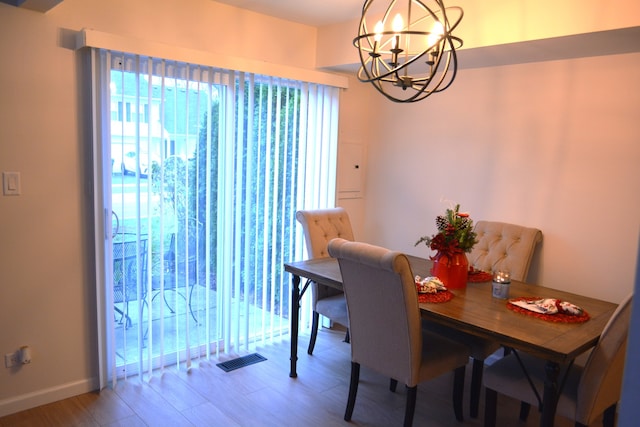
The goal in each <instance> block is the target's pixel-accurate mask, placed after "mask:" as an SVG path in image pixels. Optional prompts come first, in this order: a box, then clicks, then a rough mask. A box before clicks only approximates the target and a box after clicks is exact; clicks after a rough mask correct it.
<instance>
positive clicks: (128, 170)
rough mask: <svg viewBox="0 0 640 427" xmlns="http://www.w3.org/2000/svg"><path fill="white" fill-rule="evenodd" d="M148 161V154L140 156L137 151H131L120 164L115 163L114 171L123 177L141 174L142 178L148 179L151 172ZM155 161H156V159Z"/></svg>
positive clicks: (123, 157)
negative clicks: (120, 173)
mask: <svg viewBox="0 0 640 427" xmlns="http://www.w3.org/2000/svg"><path fill="white" fill-rule="evenodd" d="M138 159H139V160H138ZM148 160H149V156H148V155H147V154H146V153H141V155H140V156H138V155H137V153H136V152H135V151H129V152H127V153H125V154H124V156H122V160H121V161H120V162H116V161H114V164H113V168H114V171H118V170H119V171H120V172H122V174H123V175H136V174H139V175H140V176H141V177H146V176H148V174H149V171H150V165H149V164H148ZM153 161H156V160H155V159H154V160H153ZM118 163H119V164H118Z"/></svg>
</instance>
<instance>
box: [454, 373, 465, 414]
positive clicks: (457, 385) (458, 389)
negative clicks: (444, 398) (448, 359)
mask: <svg viewBox="0 0 640 427" xmlns="http://www.w3.org/2000/svg"><path fill="white" fill-rule="evenodd" d="M464 372H465V367H464V366H461V367H459V368H456V370H455V371H454V376H453V412H454V413H455V414H456V420H458V421H463V420H464V417H463V416H462V397H463V395H464Z"/></svg>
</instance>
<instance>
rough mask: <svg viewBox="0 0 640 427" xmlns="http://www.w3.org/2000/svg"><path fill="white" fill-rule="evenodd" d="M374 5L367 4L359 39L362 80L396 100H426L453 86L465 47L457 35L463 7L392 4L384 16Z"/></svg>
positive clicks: (414, 0)
mask: <svg viewBox="0 0 640 427" xmlns="http://www.w3.org/2000/svg"><path fill="white" fill-rule="evenodd" d="M386 1H389V0H386ZM373 3H376V0H365V2H364V5H363V6H362V18H361V19H360V27H359V30H358V37H356V38H355V39H353V44H354V45H355V47H356V48H358V53H359V55H360V63H361V66H360V70H359V71H358V79H359V80H360V81H362V82H365V83H371V84H373V86H374V87H375V88H376V89H377V90H378V91H380V93H382V94H383V95H384V96H386V97H387V98H389V99H390V100H392V101H394V102H415V101H420V100H422V99H424V98H426V97H427V96H429V95H431V94H432V93H436V92H441V91H443V90H445V89H446V88H448V87H449V86H450V85H451V83H452V82H453V80H454V79H455V77H456V72H457V68H458V59H457V56H456V49H458V48H460V47H461V46H462V39H460V38H458V37H455V36H453V35H452V34H451V32H452V31H453V30H454V29H455V28H456V27H457V26H458V24H459V23H460V21H461V20H462V16H463V14H464V12H463V11H462V8H460V7H457V6H453V7H445V6H444V3H443V2H442V0H422V1H421V0H391V3H390V4H389V6H387V9H386V11H385V12H384V13H382V10H381V9H380V8H378V7H377V5H376V6H374V7H372V5H373ZM378 3H379V2H378ZM376 11H377V12H378V15H377V17H376ZM371 22H375V25H374V26H373V27H371V26H370V25H369V24H368V23H371Z"/></svg>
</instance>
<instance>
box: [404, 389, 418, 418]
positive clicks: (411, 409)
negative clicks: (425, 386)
mask: <svg viewBox="0 0 640 427" xmlns="http://www.w3.org/2000/svg"><path fill="white" fill-rule="evenodd" d="M417 395H418V386H413V387H407V406H406V408H405V410H404V427H411V426H412V425H413V414H414V413H415V412H416V396H417Z"/></svg>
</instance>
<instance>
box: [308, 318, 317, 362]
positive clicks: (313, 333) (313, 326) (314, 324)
mask: <svg viewBox="0 0 640 427" xmlns="http://www.w3.org/2000/svg"><path fill="white" fill-rule="evenodd" d="M311 319H312V320H311V338H310V339H309V348H307V354H313V348H314V347H315V346H316V337H317V336H318V323H319V322H320V314H319V313H318V312H317V311H314V312H313V316H312V317H311Z"/></svg>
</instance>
